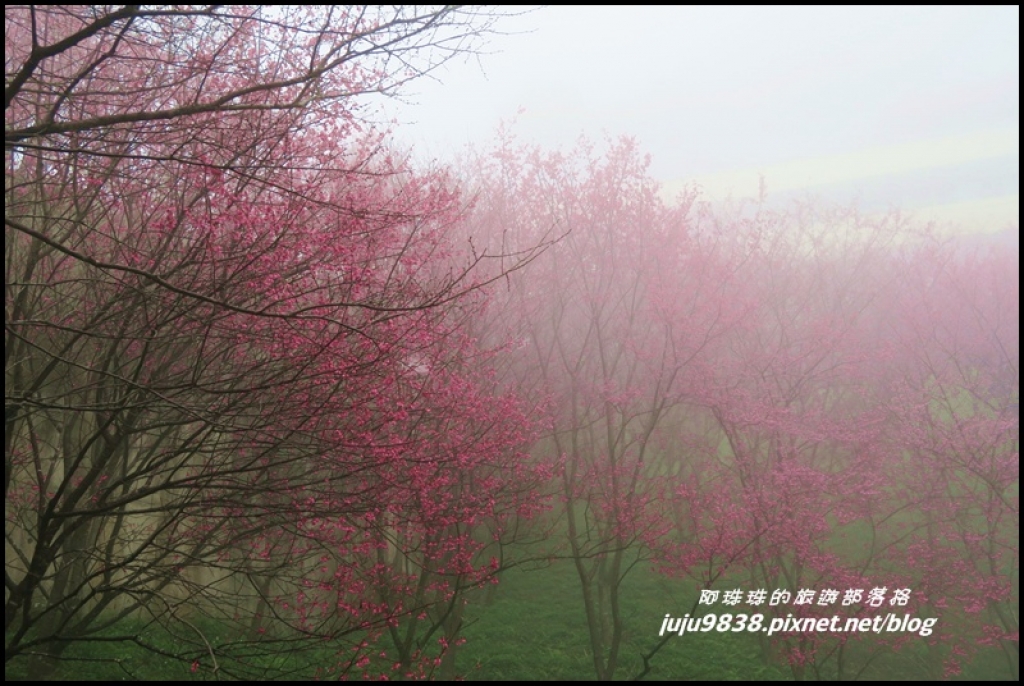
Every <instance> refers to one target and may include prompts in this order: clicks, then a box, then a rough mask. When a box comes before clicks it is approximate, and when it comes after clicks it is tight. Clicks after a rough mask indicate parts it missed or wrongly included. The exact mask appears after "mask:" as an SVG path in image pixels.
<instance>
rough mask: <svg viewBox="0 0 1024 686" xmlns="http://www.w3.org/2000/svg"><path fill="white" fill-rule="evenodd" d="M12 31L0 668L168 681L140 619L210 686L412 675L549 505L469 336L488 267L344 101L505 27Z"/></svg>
mask: <svg viewBox="0 0 1024 686" xmlns="http://www.w3.org/2000/svg"><path fill="white" fill-rule="evenodd" d="M5 18H6V51H5V53H6V60H5V75H6V81H5V96H6V101H5V167H6V173H5V179H6V184H5V271H6V317H5V359H6V363H5V407H6V412H5V495H6V507H5V512H6V525H5V533H6V565H5V570H6V574H5V582H6V587H5V605H6V613H5V636H6V641H5V661H6V663H7V664H8V665H12V664H17V665H27V666H25V667H24V668H23V669H24V672H23V673H27V674H28V675H29V676H32V677H46V676H49V675H51V674H52V673H53V670H54V668H55V666H56V665H57V661H58V660H59V659H60V658H62V657H63V656H64V655H65V653H66V649H67V648H68V646H70V645H72V644H74V643H83V642H88V641H90V640H102V641H106V642H110V641H124V642H131V643H142V644H144V645H148V646H151V647H153V648H154V649H156V650H161V651H163V652H165V653H166V651H167V649H166V648H163V647H160V646H159V645H157V646H153V645H152V644H151V643H150V639H149V636H150V634H149V633H147V632H145V631H140V629H139V626H140V623H142V624H154V625H159V626H161V627H163V630H164V631H166V632H170V633H171V634H174V635H178V636H184V637H187V638H189V639H190V642H191V645H192V647H191V648H183V649H180V650H178V651H177V652H176V654H174V655H173V657H176V658H178V659H181V660H183V661H184V662H185V663H186V664H188V663H191V664H192V665H193V669H194V670H200V669H201V670H203V671H204V672H205V671H208V670H210V671H214V672H215V673H220V674H228V675H234V676H243V675H248V676H271V675H272V674H273V673H272V672H259V671H254V670H256V669H257V667H256V665H267V664H269V663H268V662H267V661H266V660H262V661H260V660H256V661H255V662H253V656H254V655H256V654H263V655H267V654H269V653H272V652H274V651H276V650H282V651H288V652H292V653H294V652H295V651H296V650H297V649H298V648H300V647H302V646H303V645H309V646H311V647H314V648H316V649H318V650H321V651H322V646H324V645H330V646H332V647H333V648H332V649H333V650H334V651H335V656H334V657H333V658H331V659H330V660H324V659H323V654H322V652H321V654H320V655H321V657H320V658H319V659H320V660H321V661H322V662H321V664H319V665H316V666H318V667H320V668H322V669H324V670H334V671H335V672H336V673H339V674H344V673H348V672H350V671H352V670H359V669H363V668H364V667H366V666H367V665H368V662H369V654H370V651H371V649H372V650H373V655H374V656H375V657H377V656H379V655H382V654H383V655H385V656H386V658H387V664H388V667H389V669H392V668H393V669H394V670H395V671H397V672H398V673H399V674H425V673H426V672H425V670H427V669H430V668H432V666H433V660H434V659H436V656H437V655H438V654H439V650H438V648H437V646H438V645H441V646H442V647H443V646H444V645H446V644H447V642H448V641H451V640H454V637H455V634H456V633H457V630H458V621H457V611H458V608H459V607H460V604H461V597H462V595H463V594H464V592H465V591H466V589H468V588H471V587H473V586H475V585H479V584H481V583H484V582H485V581H487V580H488V578H489V577H490V576H491V575H492V574H493V573H494V572H495V565H493V564H491V562H490V558H489V557H483V553H484V552H485V550H484V549H485V547H487V546H490V550H491V551H492V552H493V549H494V548H493V546H494V545H495V542H496V541H497V542H501V541H503V540H504V539H505V538H506V537H507V535H506V534H505V533H504V523H505V522H506V521H508V520H509V519H510V518H515V517H519V516H524V515H529V514H530V513H531V511H532V510H533V509H534V508H535V507H536V506H537V497H536V496H535V492H536V489H535V488H534V487H533V486H534V483H535V481H536V479H537V478H538V477H537V475H536V474H535V473H534V471H532V470H531V469H530V468H529V467H528V466H527V465H526V462H525V461H524V459H523V458H524V455H523V453H522V452H521V450H522V447H523V446H524V445H525V444H526V442H527V441H528V440H529V439H530V428H529V422H528V420H527V418H526V417H525V416H524V414H523V413H524V407H523V406H522V404H521V403H519V402H518V401H517V400H516V399H515V398H513V397H511V396H509V395H507V394H502V393H501V392H500V391H499V390H498V389H497V388H496V387H495V386H494V384H493V382H492V381H491V380H489V378H488V373H487V368H488V364H489V363H488V358H487V355H486V354H484V353H483V352H482V351H480V350H478V349H477V346H476V344H475V343H474V341H473V340H471V339H470V338H469V337H467V336H465V335H464V334H463V333H462V329H461V323H462V321H463V319H464V318H465V317H466V316H467V313H471V312H473V311H474V310H475V309H477V308H479V307H482V306H483V304H484V298H483V297H482V295H481V294H480V293H479V292H478V291H479V289H480V287H481V285H482V281H483V279H484V277H483V274H484V272H483V271H481V270H480V269H477V268H476V267H478V266H482V265H483V264H484V263H486V262H487V260H488V259H490V258H489V256H487V255H485V254H483V253H480V252H474V251H473V250H472V248H471V246H469V245H465V246H462V245H459V244H458V243H456V242H455V241H454V240H453V239H452V236H451V229H452V227H453V225H454V223H455V222H456V221H457V220H458V219H459V216H460V213H461V211H462V201H461V200H460V197H459V193H458V189H457V188H455V186H454V184H453V183H452V182H451V180H450V179H449V178H448V176H447V175H446V174H445V173H443V172H441V171H430V170H427V171H423V172H414V171H413V170H412V169H411V168H410V166H409V165H408V164H407V163H406V162H405V161H404V160H403V159H401V158H399V157H395V156H393V154H392V153H391V152H390V151H389V150H388V149H387V146H386V145H385V144H384V138H383V134H382V133H381V132H378V131H375V130H374V129H373V128H372V127H369V126H367V125H365V124H364V123H362V122H361V121H360V119H359V117H358V107H357V103H358V102H359V101H358V99H355V96H358V95H360V94H364V93H378V92H385V93H386V92H391V91H393V90H394V89H395V88H396V87H397V86H399V85H400V84H401V83H402V82H404V81H405V80H407V79H408V78H411V77H413V76H415V75H417V74H420V73H424V72H426V71H429V70H430V69H432V68H434V67H435V66H437V64H439V63H441V62H442V61H443V60H444V59H446V58H448V57H450V56H452V55H454V54H457V53H458V52H459V51H461V50H464V49H466V48H467V47H468V46H469V45H470V43H469V42H468V41H470V40H471V39H472V38H474V37H475V36H478V35H480V33H481V32H483V31H486V30H487V28H488V26H489V24H490V21H491V20H492V19H493V17H487V16H484V15H481V14H478V13H476V12H475V11H473V10H459V9H457V8H452V7H440V8H431V7H412V8H368V7H362V8H360V7H349V8H341V7H337V8H274V9H267V8H241V7H218V6H210V7H191V8H188V7H152V8H148V7H137V6H127V7H124V8H121V9H110V8H101V7H77V8H56V7H12V8H8V9H7V11H6V14H5ZM527 258H528V255H523V256H521V259H527ZM515 266H516V262H515V260H513V262H506V263H505V268H506V269H511V268H514V267H515ZM488 273H489V274H490V275H491V276H494V273H492V272H488ZM483 530H486V531H487V532H488V533H487V537H484V536H483V535H482V534H481V533H480V532H481V531H483ZM495 559H497V558H495ZM210 620H213V621H214V622H215V623H220V624H223V623H225V622H227V623H231V624H233V625H234V626H235V627H236V629H234V630H232V631H230V632H229V635H228V638H214V637H213V635H212V634H210V633H209V630H208V628H207V627H209V626H210V624H209V621H210ZM220 635H221V636H223V635H224V634H220ZM324 639H334V640H333V641H332V642H331V643H329V644H325V643H324ZM382 642H383V643H382ZM439 642H440V643H439ZM440 652H443V650H442V651H440ZM290 664H293V665H294V664H296V663H295V662H294V661H293V662H292V663H290Z"/></svg>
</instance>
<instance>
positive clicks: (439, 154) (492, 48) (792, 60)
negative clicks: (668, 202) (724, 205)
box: [387, 7, 1020, 232]
mask: <svg viewBox="0 0 1024 686" xmlns="http://www.w3.org/2000/svg"><path fill="white" fill-rule="evenodd" d="M497 28H498V29H499V31H502V32H504V35H498V36H494V37H493V38H492V39H491V40H490V42H489V43H488V45H487V47H486V48H485V49H484V50H485V54H481V55H479V56H478V57H477V58H460V59H458V60H454V61H452V62H450V63H449V64H448V65H446V66H445V68H444V69H442V70H440V71H439V72H437V73H436V77H437V78H436V79H435V80H432V81H431V80H425V79H424V80H419V81H416V82H415V83H414V84H412V88H411V89H410V91H411V95H410V96H408V97H406V98H405V100H404V101H402V102H398V101H390V102H389V103H388V105H387V108H388V109H387V112H388V115H387V116H391V117H394V118H396V119H397V121H398V122H399V123H400V124H401V125H400V126H398V127H397V130H396V138H397V140H398V141H399V142H400V143H403V144H405V145H409V146H412V147H414V149H415V150H416V152H417V154H418V155H419V156H420V157H423V158H428V159H429V158H434V157H436V158H438V159H440V160H449V159H451V158H452V157H453V155H454V154H455V153H457V152H458V151H459V150H460V149H461V148H462V147H463V146H464V145H465V144H466V143H475V144H477V145H484V144H486V142H487V141H489V140H492V139H493V135H494V131H495V129H496V127H497V126H498V125H499V123H500V122H502V121H505V122H507V123H510V122H512V121H515V125H514V130H515V132H516V134H517V135H518V136H520V137H522V138H526V139H527V140H531V141H535V142H538V143H542V144H545V145H563V146H564V145H569V144H571V143H572V142H574V140H575V139H576V138H577V137H578V136H579V135H580V134H584V133H585V134H587V135H588V136H590V137H592V138H596V139H599V138H600V137H601V136H602V135H604V134H608V135H613V136H615V135H619V134H629V135H635V136H636V137H637V138H638V140H639V142H640V143H641V145H642V146H643V147H644V148H645V149H646V150H647V151H649V152H650V153H651V154H652V156H653V166H652V172H653V174H654V175H655V177H657V178H658V179H659V180H661V181H662V182H663V183H664V184H665V192H666V193H668V194H674V192H675V191H677V190H678V189H680V188H681V187H683V185H684V184H686V183H688V182H696V183H698V184H699V185H700V186H701V188H702V189H703V190H704V191H705V193H707V194H708V195H710V196H711V197H712V198H724V197H727V196H728V195H729V194H732V195H733V196H734V197H745V196H752V195H756V194H757V192H758V184H759V175H764V177H765V182H766V184H767V190H768V193H769V196H770V198H771V199H772V200H776V201H779V200H784V199H786V198H789V197H792V196H794V195H802V194H806V193H813V194H815V195H818V196H822V197H824V198H826V199H829V200H834V201H838V202H843V203H846V202H849V201H853V200H855V201H857V202H858V203H859V204H860V207H861V208H862V209H865V210H876V209H877V210H884V209H889V208H891V207H899V208H901V209H903V210H910V211H913V213H914V216H915V217H916V218H920V219H924V220H932V219H934V220H939V221H941V222H953V223H956V224H958V225H960V226H961V227H962V228H964V229H966V230H971V231H983V232H992V231H997V230H1001V229H1005V228H1007V227H1008V226H1010V225H1016V223H1017V217H1018V214H1019V194H1018V181H1019V171H1018V167H1019V132H1018V118H1019V98H1020V89H1019V67H1018V62H1019V52H1020V47H1019V41H1020V38H1019V36H1020V30H1019V9H1018V8H1017V7H977V8H976V7H928V8H918V7H902V8H863V7H858V8H831V7H829V8H806V7H782V8H769V7H745V8H718V7H546V8H541V9H536V10H534V11H532V12H527V13H523V14H520V15H518V16H512V17H508V18H506V19H504V20H503V21H501V22H500V23H499V24H498V27H497ZM517 113H518V114H517Z"/></svg>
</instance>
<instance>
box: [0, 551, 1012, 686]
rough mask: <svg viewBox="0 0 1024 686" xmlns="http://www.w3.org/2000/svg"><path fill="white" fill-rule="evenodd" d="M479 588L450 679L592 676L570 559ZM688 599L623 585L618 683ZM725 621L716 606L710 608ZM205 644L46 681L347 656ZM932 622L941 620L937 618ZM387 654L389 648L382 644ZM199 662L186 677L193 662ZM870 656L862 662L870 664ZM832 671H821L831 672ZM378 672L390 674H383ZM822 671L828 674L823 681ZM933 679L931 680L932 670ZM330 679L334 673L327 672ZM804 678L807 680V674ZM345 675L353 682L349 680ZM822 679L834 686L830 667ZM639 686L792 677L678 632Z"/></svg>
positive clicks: (102, 646)
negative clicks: (212, 655)
mask: <svg viewBox="0 0 1024 686" xmlns="http://www.w3.org/2000/svg"><path fill="white" fill-rule="evenodd" d="M487 596H488V593H487V592H486V590H482V591H478V592H475V593H474V594H473V595H472V596H471V598H470V600H471V602H470V604H469V606H468V607H467V608H466V612H465V623H464V626H463V635H464V636H465V638H466V643H465V645H463V646H461V647H459V648H458V653H457V659H456V671H457V673H458V674H459V675H460V676H461V677H462V678H464V679H467V680H504V681H507V680H518V679H522V680H538V679H562V680H583V679H591V678H593V675H594V666H593V663H592V656H591V654H590V652H589V651H590V644H589V639H588V634H587V628H586V621H585V618H584V613H583V604H582V598H581V593H580V586H579V580H578V578H577V577H576V572H575V569H574V568H573V566H572V564H571V563H569V562H565V561H562V562H558V563H555V564H553V565H551V566H549V567H545V568H543V569H537V570H531V571H522V570H517V569H513V570H509V571H507V572H506V573H505V574H504V575H503V577H502V582H501V584H500V585H499V586H498V588H497V592H496V593H494V594H493V598H492V599H491V602H487ZM694 597H695V590H694V588H693V585H692V584H690V583H687V582H684V581H680V580H672V579H667V578H665V577H663V576H660V575H657V574H655V573H653V572H651V571H649V570H646V569H643V568H637V569H635V570H633V572H632V573H631V574H630V575H629V576H628V577H627V579H626V582H625V584H624V587H623V601H622V607H623V608H624V617H625V625H626V632H625V635H624V641H623V646H622V649H621V653H620V660H619V668H618V671H617V672H616V679H624V680H626V679H631V678H633V677H634V676H635V675H637V674H638V673H639V672H640V671H641V669H642V661H641V655H642V654H644V653H647V652H649V651H650V650H651V649H652V648H653V647H654V646H655V645H656V644H657V643H658V640H659V637H658V631H659V629H660V628H661V622H662V619H663V618H664V616H665V613H670V614H671V615H672V616H673V617H679V616H682V615H683V614H685V613H687V612H689V611H690V609H691V607H692V605H693V601H694ZM715 611H717V612H723V611H724V609H723V608H722V606H720V605H719V606H717V607H716V608H715ZM190 621H192V622H193V625H194V626H195V627H197V628H199V629H200V630H201V631H202V632H203V633H204V635H205V636H206V638H207V640H209V641H210V643H211V644H212V645H214V646H217V651H218V654H219V659H220V661H221V663H222V665H223V667H224V669H222V671H221V672H220V673H218V674H217V675H214V674H213V673H212V672H211V669H210V668H211V661H210V659H209V656H208V654H206V651H205V647H204V646H202V645H200V644H198V643H197V641H196V639H197V636H196V634H195V632H194V631H191V630H189V629H188V628H187V627H181V626H179V627H178V629H179V630H177V631H175V632H173V633H171V632H168V631H166V630H164V629H161V628H159V627H156V626H144V625H143V624H141V623H138V622H136V623H132V622H131V621H127V622H125V623H123V626H121V627H120V630H119V631H118V632H117V633H118V634H121V635H124V634H130V633H132V632H137V633H138V634H139V635H140V637H141V638H142V639H143V640H145V641H146V642H148V643H150V644H151V645H153V646H155V647H157V649H158V650H159V651H162V652H164V653H169V654H172V655H175V656H177V657H176V658H175V657H170V656H167V655H161V654H157V653H153V652H150V651H147V650H145V649H143V648H142V647H141V646H139V645H137V644H135V643H131V642H81V643H76V644H72V645H71V646H70V647H69V648H68V650H67V651H66V652H65V654H64V656H63V657H64V659H63V660H62V661H61V663H60V665H59V667H58V669H57V671H56V673H55V674H54V675H53V678H55V679H60V680H71V679H75V680H96V681H99V680H110V681H118V680H165V679H183V680H190V679H210V678H214V677H216V678H221V679H230V678H240V677H248V678H259V679H268V678H285V679H289V678H292V679H311V678H316V677H326V678H330V677H331V676H332V675H331V673H329V672H327V671H326V670H327V669H328V668H330V667H331V666H332V665H336V664H337V663H338V660H339V655H346V654H350V653H346V649H345V648H344V647H341V646H339V645H337V644H332V645H324V644H319V645H317V644H309V643H305V644H302V645H303V646H304V649H303V650H296V649H293V648H294V647H293V646H291V645H290V644H285V645H280V644H272V643H269V642H268V643H262V644H253V643H246V642H242V641H239V639H238V634H237V631H235V630H234V629H233V628H232V627H230V626H226V625H223V624H217V623H214V622H210V621H205V622H204V621H201V620H198V619H195V620H190ZM940 621H941V619H940ZM383 648H384V649H387V646H383ZM849 651H850V653H849V659H850V662H851V664H864V663H866V662H867V663H868V664H869V666H868V668H867V669H866V670H865V671H864V673H863V674H861V679H863V680H877V679H892V680H900V681H902V680H921V679H925V678H929V677H932V676H937V674H936V670H935V666H936V664H937V663H938V662H941V660H942V659H943V658H944V657H945V651H944V650H943V649H942V646H938V647H932V648H929V647H928V645H927V644H926V642H925V641H924V640H923V639H916V640H911V641H908V644H907V645H906V646H904V647H903V648H902V649H901V650H899V651H893V650H892V649H891V648H889V647H883V648H881V649H879V648H878V647H877V646H876V645H875V644H873V643H872V642H871V640H870V639H869V638H865V639H864V640H863V641H860V642H857V643H851V645H850V647H849ZM197 658H198V660H199V663H198V668H197V670H196V671H195V672H193V671H192V670H191V665H192V660H194V659H197ZM868 658H870V660H869V659H868ZM830 665H831V663H830ZM380 669H381V671H382V672H384V673H389V665H385V664H381V665H380ZM829 669H831V670H832V672H833V673H831V674H830V673H829V671H828V670H829ZM940 673H941V672H940ZM335 674H336V673H335ZM27 676H28V671H27V663H26V661H25V660H14V661H12V662H11V663H9V664H8V665H7V667H6V668H5V678H7V679H9V680H11V679H23V678H26V677H27ZM805 676H806V678H814V675H813V674H811V673H808V674H806V675H805ZM350 677H356V675H355V674H350ZM822 677H823V678H829V677H831V678H834V677H835V675H834V665H831V666H829V667H827V669H826V671H825V672H823V673H822ZM646 678H647V679H648V680H652V681H654V680H696V679H702V680H714V681H727V680H740V679H743V680H757V681H772V680H791V679H792V678H793V675H792V672H791V671H790V669H789V668H788V666H786V665H784V664H774V663H770V662H768V661H766V660H765V659H764V658H763V657H762V650H761V645H760V643H759V641H758V637H757V635H755V634H748V633H720V632H717V631H710V632H704V633H692V634H691V633H687V634H685V635H683V636H681V637H679V636H676V637H673V638H672V639H671V640H669V641H668V643H667V644H666V645H665V646H664V648H662V649H661V650H660V651H659V652H658V653H657V654H656V655H655V656H654V658H653V659H652V661H651V671H650V672H649V673H648V674H647V676H646ZM960 678H962V679H971V680H1006V679H1008V678H1009V669H1008V667H1007V665H1006V661H1005V658H1004V656H1003V655H1002V653H1001V652H1000V651H998V650H995V649H986V650H984V651H983V652H981V653H979V654H978V656H977V658H976V659H975V660H974V661H973V662H972V663H971V664H970V665H968V666H967V667H966V669H965V671H964V674H963V675H961V677H960Z"/></svg>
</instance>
